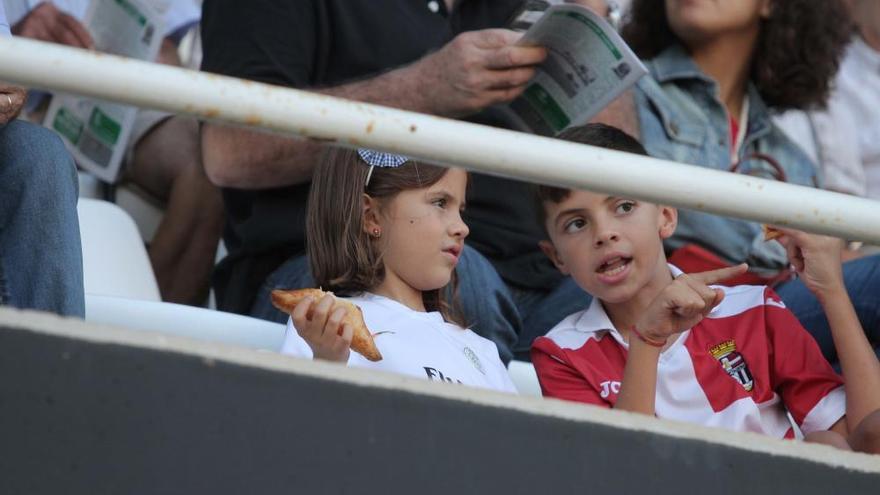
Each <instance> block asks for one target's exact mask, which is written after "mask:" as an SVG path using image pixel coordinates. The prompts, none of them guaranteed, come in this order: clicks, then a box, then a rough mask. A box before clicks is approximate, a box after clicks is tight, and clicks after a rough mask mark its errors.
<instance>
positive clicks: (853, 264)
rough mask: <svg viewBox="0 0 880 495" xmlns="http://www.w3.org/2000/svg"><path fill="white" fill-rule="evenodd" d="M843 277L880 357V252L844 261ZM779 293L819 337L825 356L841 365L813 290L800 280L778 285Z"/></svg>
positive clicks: (833, 363)
mask: <svg viewBox="0 0 880 495" xmlns="http://www.w3.org/2000/svg"><path fill="white" fill-rule="evenodd" d="M843 280H844V282H845V283H846V289H847V292H849V297H850V299H852V302H853V306H854V307H855V309H856V314H857V315H858V317H859V321H861V323H862V328H863V329H864V330H865V335H866V336H867V337H868V341H870V342H871V345H873V346H874V351H875V352H877V355H878V356H880V255H874V256H866V257H864V258H860V259H857V260H853V261H849V262H846V263H844V264H843ZM776 292H777V293H778V294H779V297H781V298H782V301H783V302H785V305H786V306H788V309H790V310H791V312H792V313H794V315H795V316H797V318H798V320H800V322H801V325H803V326H804V328H806V329H807V331H808V332H810V334H812V335H813V338H815V339H816V342H818V344H819V348H820V349H822V354H823V355H824V356H825V358H826V359H827V360H828V361H829V362H830V363H831V364H832V365H834V366H835V367H837V366H838V362H837V350H836V349H835V348H834V341H833V340H832V338H831V327H830V326H829V325H828V320H827V319H826V318H825V312H824V311H823V310H822V306H821V305H820V304H819V301H818V300H817V299H816V297H815V296H813V293H812V292H810V290H809V289H807V286H806V285H804V283H803V282H801V281H800V280H791V281H789V282H786V283H784V284H782V285H780V286H778V287H776Z"/></svg>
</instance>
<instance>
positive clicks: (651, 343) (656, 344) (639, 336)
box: [632, 325, 668, 347]
mask: <svg viewBox="0 0 880 495" xmlns="http://www.w3.org/2000/svg"><path fill="white" fill-rule="evenodd" d="M632 334H633V335H635V336H636V338H637V339H639V340H641V341H642V342H644V343H646V344H648V345H649V346H651V347H663V346H665V345H666V341H667V340H668V339H663V342H657V341H654V340H651V339H648V338H646V337H645V336H644V335H642V334H641V333H639V331H638V330H636V326H635V325H633V326H632Z"/></svg>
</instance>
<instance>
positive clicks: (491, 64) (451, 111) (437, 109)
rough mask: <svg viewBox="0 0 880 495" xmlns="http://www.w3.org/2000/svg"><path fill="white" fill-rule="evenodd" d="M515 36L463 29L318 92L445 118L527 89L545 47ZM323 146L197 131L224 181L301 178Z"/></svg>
mask: <svg viewBox="0 0 880 495" xmlns="http://www.w3.org/2000/svg"><path fill="white" fill-rule="evenodd" d="M517 39H519V34H517V33H514V32H512V31H507V30H503V29H487V30H482V31H473V32H468V33H463V34H460V35H459V36H457V37H456V38H455V39H453V40H452V41H451V42H449V43H448V44H447V45H446V46H444V47H443V48H441V49H440V50H438V51H437V52H434V53H432V54H430V55H428V56H426V57H424V58H422V59H420V60H419V61H417V62H415V63H413V64H411V65H408V66H405V67H402V68H399V69H396V70H392V71H390V72H387V73H385V74H382V75H380V76H377V77H374V78H371V79H367V80H364V81H359V82H354V83H350V84H345V85H341V86H336V87H333V88H324V89H319V90H317V92H320V93H323V94H327V95H331V96H337V97H341V98H346V99H351V100H357V101H363V102H367V103H375V104H378V105H385V106H391V107H395V108H401V109H405V110H412V111H416V112H422V113H429V114H434V115H441V116H446V117H460V116H463V115H468V114H471V113H474V112H477V111H479V110H482V109H483V108H486V107H488V106H491V105H494V104H497V103H502V102H507V101H511V100H513V99H514V98H516V97H517V96H519V95H520V93H522V91H523V90H525V87H526V84H527V83H528V81H529V80H530V79H531V78H532V76H533V75H534V71H535V69H534V67H535V65H537V64H539V63H540V62H541V61H543V60H544V57H545V56H546V51H545V50H544V49H543V48H536V47H520V46H515V45H514V43H515V42H516V40H517ZM320 148H321V147H320V145H319V144H317V143H314V142H311V141H308V140H303V139H295V138H285V137H280V136H278V135H273V134H268V133H263V132H258V131H253V130H247V129H241V128H233V127H227V126H222V125H218V124H206V125H205V126H204V127H203V129H202V155H203V159H204V162H205V170H206V172H207V174H208V177H209V178H210V179H211V181H212V182H214V183H215V184H217V185H219V186H223V187H235V188H244V189H257V188H266V187H279V186H284V185H290V184H298V183H302V182H306V181H308V180H310V178H311V175H312V167H313V166H314V163H315V157H316V155H317V153H318V152H319V150H320Z"/></svg>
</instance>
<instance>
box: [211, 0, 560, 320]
mask: <svg viewBox="0 0 880 495" xmlns="http://www.w3.org/2000/svg"><path fill="white" fill-rule="evenodd" d="M520 3H521V0H463V1H460V2H457V5H456V7H455V8H454V9H453V11H452V12H451V13H447V12H446V8H445V2H444V1H443V0H436V1H435V2H432V1H429V0H288V1H281V0H275V1H273V0H248V1H246V2H245V1H241V0H206V1H205V3H204V8H203V13H202V38H203V46H204V58H203V62H202V69H203V70H205V71H208V72H215V73H219V74H224V75H230V76H235V77H241V78H245V79H251V80H255V81H261V82H265V83H270V84H277V85H282V86H290V87H298V88H308V87H322V86H323V87H327V86H336V85H340V84H344V83H347V82H352V81H354V80H358V79H365V78H369V77H371V76H375V75H377V74H379V73H381V72H383V71H387V70H389V69H393V68H396V67H400V66H402V65H406V64H408V63H411V62H414V61H415V60H418V59H419V58H421V57H423V56H425V55H426V54H428V53H429V52H431V51H433V50H436V49H438V48H440V47H442V46H443V45H445V44H446V43H447V42H448V41H450V40H451V39H452V38H454V37H455V36H456V35H457V34H458V33H461V32H464V31H471V30H478V29H485V28H489V27H503V26H504V25H505V24H506V22H507V21H508V20H509V19H510V17H511V15H512V14H513V12H514V11H515V10H516V8H517V7H518V6H519V5H520ZM435 10H436V12H435ZM469 120H472V121H477V122H481V123H487V124H490V125H503V122H501V121H500V120H498V119H497V118H495V117H493V115H492V113H491V112H486V113H484V114H481V115H478V116H475V118H472V119H469ZM308 187H309V185H308V184H301V185H297V186H291V187H283V188H278V189H267V190H259V191H245V190H237V189H226V190H224V200H225V204H226V209H227V216H228V220H227V228H226V233H225V236H224V237H225V241H226V246H227V249H228V250H229V256H228V257H227V258H226V259H224V260H223V261H222V262H221V264H220V265H219V266H218V269H217V272H216V274H215V281H214V282H215V283H214V285H215V289H216V292H217V304H218V307H219V308H220V309H223V310H226V311H235V312H239V313H247V312H248V311H249V310H250V306H251V304H252V302H253V297H254V296H255V294H256V292H257V290H258V289H259V287H260V285H261V284H262V282H263V281H264V280H265V278H266V277H267V276H268V275H269V274H270V273H271V272H272V271H274V270H275V269H276V268H277V267H278V266H280V265H281V263H283V262H284V261H285V260H286V259H287V258H289V257H291V256H293V255H297V254H301V253H303V252H304V251H305V228H304V227H305V225H304V223H305V212H306V199H307V196H308ZM470 196H471V197H470V198H469V200H468V201H469V204H468V210H467V214H466V218H465V220H466V221H467V222H468V225H469V226H470V229H471V235H470V236H469V237H468V243H469V244H471V245H472V246H474V247H475V248H477V249H478V250H479V251H481V252H482V253H483V254H484V255H486V256H487V257H488V258H489V259H490V260H491V261H492V262H493V263H494V264H495V265H496V268H497V269H498V270H499V272H500V273H501V275H502V277H504V278H505V279H506V280H507V281H508V282H510V283H514V284H516V285H521V286H525V287H537V288H543V287H547V288H549V287H552V286H553V285H554V284H555V283H556V282H558V280H559V279H560V276H559V275H558V273H557V272H556V270H555V268H553V266H552V265H550V263H549V261H548V260H546V258H545V257H544V256H543V254H541V253H540V251H539V250H538V248H537V241H538V240H539V238H540V236H541V233H540V230H539V229H538V227H537V225H536V223H535V220H534V211H533V205H532V200H531V195H530V190H529V186H528V185H526V184H524V183H520V182H514V181H509V180H503V179H498V178H493V177H487V176H480V175H473V176H472V183H471V194H470Z"/></svg>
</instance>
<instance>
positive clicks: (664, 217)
mask: <svg viewBox="0 0 880 495" xmlns="http://www.w3.org/2000/svg"><path fill="white" fill-rule="evenodd" d="M657 208H658V210H659V211H658V212H657V214H658V215H659V218H658V221H657V225H658V226H659V227H660V238H661V239H669V238H670V237H672V234H674V233H675V228H676V227H677V226H678V210H677V209H675V208H673V207H671V206H663V205H658V206H657Z"/></svg>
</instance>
